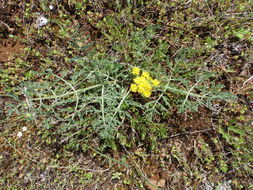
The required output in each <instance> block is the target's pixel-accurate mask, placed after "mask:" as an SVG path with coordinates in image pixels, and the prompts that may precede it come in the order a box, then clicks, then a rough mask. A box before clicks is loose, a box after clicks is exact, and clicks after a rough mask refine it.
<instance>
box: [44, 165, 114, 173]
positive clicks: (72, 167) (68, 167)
mask: <svg viewBox="0 0 253 190" xmlns="http://www.w3.org/2000/svg"><path fill="white" fill-rule="evenodd" d="M47 168H56V169H76V170H83V171H90V172H106V171H108V170H110V169H111V168H107V169H104V170H93V169H89V168H80V167H77V168H76V167H75V166H54V165H51V166H47Z"/></svg>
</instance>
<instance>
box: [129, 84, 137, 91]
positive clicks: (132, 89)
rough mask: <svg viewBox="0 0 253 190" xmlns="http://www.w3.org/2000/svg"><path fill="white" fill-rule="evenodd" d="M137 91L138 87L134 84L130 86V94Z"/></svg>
mask: <svg viewBox="0 0 253 190" xmlns="http://www.w3.org/2000/svg"><path fill="white" fill-rule="evenodd" d="M137 89H138V87H137V85H136V84H131V86H130V90H131V91H132V92H137Z"/></svg>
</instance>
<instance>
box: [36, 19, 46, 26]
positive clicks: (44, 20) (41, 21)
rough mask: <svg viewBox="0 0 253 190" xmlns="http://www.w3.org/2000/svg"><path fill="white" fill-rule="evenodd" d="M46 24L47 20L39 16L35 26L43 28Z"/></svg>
mask: <svg viewBox="0 0 253 190" xmlns="http://www.w3.org/2000/svg"><path fill="white" fill-rule="evenodd" d="M47 23H48V20H47V18H46V17H44V16H39V17H38V18H37V20H36V26H37V27H42V26H45V25H46V24H47Z"/></svg>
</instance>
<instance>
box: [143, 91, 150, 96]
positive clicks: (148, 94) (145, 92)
mask: <svg viewBox="0 0 253 190" xmlns="http://www.w3.org/2000/svg"><path fill="white" fill-rule="evenodd" d="M142 94H143V96H144V97H146V98H149V97H150V96H151V91H144V92H143V93H142Z"/></svg>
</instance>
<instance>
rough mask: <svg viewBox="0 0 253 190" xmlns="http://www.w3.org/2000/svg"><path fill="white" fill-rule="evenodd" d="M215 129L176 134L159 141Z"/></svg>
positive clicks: (209, 129)
mask: <svg viewBox="0 0 253 190" xmlns="http://www.w3.org/2000/svg"><path fill="white" fill-rule="evenodd" d="M215 128H216V127H211V128H208V129H203V130H199V131H189V132H184V133H178V134H175V135H171V136H169V137H164V138H161V139H170V138H174V137H177V136H181V135H193V134H197V133H204V132H207V131H211V130H213V129H215Z"/></svg>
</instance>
